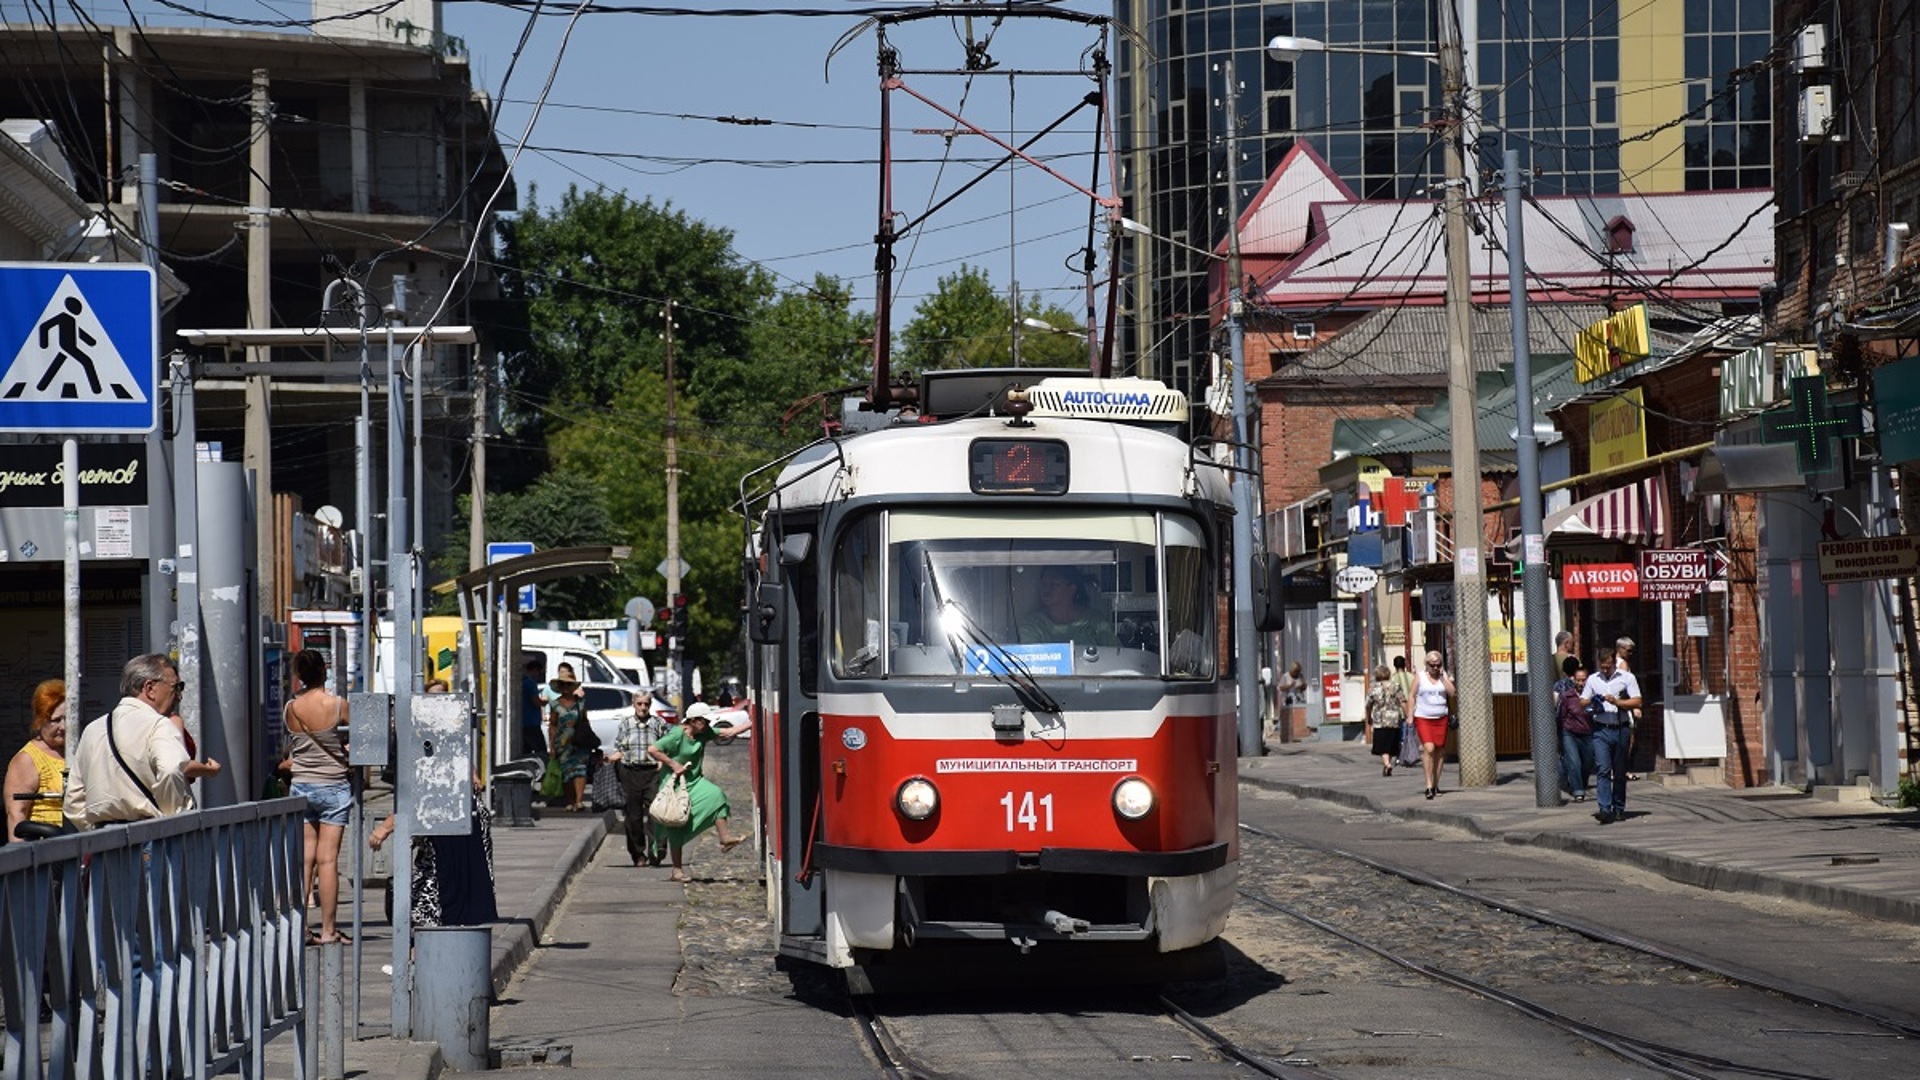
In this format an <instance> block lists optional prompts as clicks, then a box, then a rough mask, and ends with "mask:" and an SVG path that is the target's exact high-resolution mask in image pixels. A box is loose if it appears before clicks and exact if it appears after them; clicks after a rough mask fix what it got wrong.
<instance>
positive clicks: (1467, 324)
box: [1440, 4, 1494, 787]
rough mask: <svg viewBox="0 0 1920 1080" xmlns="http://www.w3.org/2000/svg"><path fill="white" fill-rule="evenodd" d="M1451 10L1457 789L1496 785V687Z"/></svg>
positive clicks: (1449, 302) (1447, 88)
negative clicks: (1483, 559)
mask: <svg viewBox="0 0 1920 1080" xmlns="http://www.w3.org/2000/svg"><path fill="white" fill-rule="evenodd" d="M1452 8H1453V5H1452V4H1441V5H1440V12H1441V18H1442V20H1443V32H1442V34H1441V40H1440V82H1441V89H1442V92H1443V95H1444V98H1445V108H1446V113H1447V115H1446V120H1447V130H1446V140H1445V142H1446V173H1447V177H1446V196H1445V200H1444V203H1445V207H1446V243H1447V249H1446V250H1447V299H1446V323H1447V361H1448V362H1447V373H1448V378H1447V412H1448V418H1449V425H1450V426H1451V427H1452V429H1453V447H1452V462H1453V467H1452V472H1453V595H1454V624H1453V631H1454V641H1455V643H1456V646H1457V648H1456V652H1455V656H1454V662H1453V678H1454V684H1455V689H1457V690H1458V691H1459V696H1458V701H1457V704H1456V705H1455V710H1456V712H1458V714H1459V716H1460V742H1459V752H1460V783H1461V785H1462V786H1465V787H1486V786H1488V785H1491V784H1492V783H1493V781H1494V768H1493V709H1492V705H1493V687H1492V679H1491V677H1490V676H1491V672H1490V671H1489V669H1488V664H1489V660H1488V651H1487V578H1486V569H1485V567H1483V566H1482V565H1481V561H1480V554H1481V553H1480V544H1481V542H1482V535H1481V534H1482V533H1483V532H1484V531H1485V525H1484V523H1483V519H1484V512H1483V511H1482V509H1481V498H1480V439H1479V432H1478V430H1477V429H1476V427H1475V425H1476V424H1477V423H1478V422H1479V412H1478V410H1477V409H1476V408H1475V405H1476V402H1475V389H1476V387H1475V381H1476V380H1475V376H1474V365H1473V344H1472V342H1473V338H1472V335H1473V305H1472V297H1471V296H1470V295H1469V289H1470V287H1471V286H1470V283H1469V281H1468V278H1467V258H1468V249H1467V180H1466V162H1465V160H1464V158H1463V157H1462V154H1463V148H1462V147H1461V145H1460V139H1461V128H1460V124H1461V120H1462V118H1461V115H1460V113H1461V110H1460V100H1461V95H1462V92H1463V75H1462V66H1461V65H1462V59H1461V45H1460V24H1459V22H1458V21H1456V20H1455V18H1454V14H1453V11H1452Z"/></svg>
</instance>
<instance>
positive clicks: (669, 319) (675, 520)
mask: <svg viewBox="0 0 1920 1080" xmlns="http://www.w3.org/2000/svg"><path fill="white" fill-rule="evenodd" d="M663 316H664V318H665V320H666V324H667V325H666V330H665V331H663V332H662V333H661V335H660V337H661V339H662V340H663V341H665V342H666V343H667V559H666V568H667V572H666V578H667V611H668V612H669V614H670V619H671V621H670V623H669V627H670V630H669V636H668V638H667V670H669V671H671V672H673V676H674V678H673V681H672V683H671V684H670V685H671V687H672V690H673V693H672V695H671V700H672V702H673V707H674V708H675V709H678V708H680V707H681V706H682V705H683V704H685V703H686V702H688V701H690V700H691V695H690V694H689V693H688V691H690V690H691V689H692V687H689V686H688V685H687V684H686V682H687V680H686V677H685V672H683V671H682V670H681V664H680V656H681V651H682V650H683V649H684V648H685V642H683V641H682V640H681V635H682V633H683V631H682V630H681V628H680V624H679V621H678V620H679V615H678V609H679V607H680V605H679V604H678V603H677V602H676V601H678V600H679V598H680V445H679V440H680V425H679V419H678V417H677V416H676V414H675V412H674V392H673V301H672V300H668V301H667V309H666V311H665V312H664V313H663Z"/></svg>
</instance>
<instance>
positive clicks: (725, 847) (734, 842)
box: [720, 836, 747, 852]
mask: <svg viewBox="0 0 1920 1080" xmlns="http://www.w3.org/2000/svg"><path fill="white" fill-rule="evenodd" d="M746 842H747V838H746V837H744V836H736V837H734V838H733V839H731V840H722V841H721V842H720V850H721V851H723V852H725V851H732V850H733V849H734V848H737V847H739V846H740V845H741V844H744V843H746Z"/></svg>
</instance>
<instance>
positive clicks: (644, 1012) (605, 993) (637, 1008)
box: [269, 741, 1920, 1080]
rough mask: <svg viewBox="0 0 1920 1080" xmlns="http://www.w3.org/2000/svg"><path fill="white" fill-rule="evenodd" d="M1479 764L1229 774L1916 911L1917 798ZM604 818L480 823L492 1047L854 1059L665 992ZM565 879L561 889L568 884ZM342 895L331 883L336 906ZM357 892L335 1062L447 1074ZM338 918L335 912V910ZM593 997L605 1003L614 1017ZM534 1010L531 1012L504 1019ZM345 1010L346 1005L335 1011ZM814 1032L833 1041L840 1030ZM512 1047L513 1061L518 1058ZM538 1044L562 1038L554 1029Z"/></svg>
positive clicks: (1346, 765)
mask: <svg viewBox="0 0 1920 1080" xmlns="http://www.w3.org/2000/svg"><path fill="white" fill-rule="evenodd" d="M1495 773H1496V779H1495V782H1494V783H1493V784H1491V785H1488V786H1485V787H1478V788H1462V787H1461V786H1460V785H1459V772H1458V765H1457V764H1454V763H1449V764H1448V766H1447V768H1446V771H1445V773H1444V774H1443V780H1442V794H1441V795H1440V796H1439V797H1438V798H1436V799H1432V800H1428V799H1425V798H1424V797H1423V795H1422V785H1421V779H1420V775H1419V769H1418V768H1417V767H1413V768H1409V767H1406V766H1400V767H1397V768H1396V769H1395V770H1394V775H1393V776H1391V777H1383V776H1381V775H1380V764H1379V759H1378V758H1377V757H1375V756H1374V755H1372V754H1370V753H1368V752H1367V750H1366V747H1365V746H1364V745H1362V744H1361V743H1358V742H1333V741H1326V742H1319V741H1308V742H1297V743H1284V744H1280V743H1276V744H1271V745H1270V746H1269V747H1268V753H1267V755H1266V756H1264V757H1259V758H1246V759H1242V760H1241V762H1240V775H1241V779H1242V782H1243V783H1246V784H1251V785H1255V786H1257V787H1260V788H1264V789H1268V790H1272V791H1278V792H1284V793H1287V794H1290V795H1293V796H1297V797H1299V798H1303V799H1313V800H1318V801H1322V802H1327V803H1333V804H1337V805H1341V806H1346V807H1350V808H1353V809H1359V810H1368V811H1374V812H1379V813H1385V814H1391V815H1395V816H1398V817H1401V818H1405V819H1408V820H1413V821H1421V822H1428V823H1433V824H1438V825H1444V826H1450V827H1454V828H1459V829H1463V830H1466V831H1468V832H1471V833H1472V834H1474V835H1476V836H1479V837H1483V838H1486V839H1490V840H1499V841H1504V842H1506V843H1511V844H1524V845H1531V846H1535V847H1543V848H1551V849H1556V850H1560V851H1566V852H1573V853H1577V854H1580V855H1585V856H1588V857H1591V858H1595V859H1602V860H1608V861H1612V862H1617V863H1622V864H1626V865H1630V866H1634V867H1638V868H1640V869H1643V870H1648V871H1652V872H1654V873H1657V874H1660V875H1663V876H1665V877H1667V878H1669V879H1671V880H1673V881H1676V882H1681V883H1684V884H1687V885H1693V886H1697V887H1700V888H1705V889H1717V890H1726V891H1736V892H1747V893H1754V894H1759V895H1764V896H1772V897H1780V898H1785V899H1791V900H1797V901H1802V902H1806V903H1810V904H1816V905H1820V906H1822V907H1826V908H1831V909H1839V910H1844V911H1848V912H1852V913H1854V914H1857V915H1862V916H1867V917H1871V918H1876V919H1881V920H1887V921H1894V922H1904V923H1913V924H1920V887H1917V886H1920V813H1916V812H1915V811H1913V810H1900V809H1890V808H1887V807H1882V806H1879V805H1877V804H1875V803H1871V802H1833V801H1829V800H1825V799H1820V798H1815V797H1813V796H1811V795H1809V794H1807V793H1805V792H1802V791H1799V790H1798V789H1792V788H1777V787H1770V788H1747V789H1733V788H1727V787H1724V786H1717V785H1708V784H1685V785H1682V784H1668V783H1663V782H1660V780H1659V779H1657V778H1652V777H1649V778H1647V779H1643V780H1639V781H1634V782H1632V783H1631V784H1630V786H1629V789H1628V797H1627V813H1628V818H1627V820H1625V821H1621V822H1617V823H1614V824H1610V825H1601V824H1600V823H1599V822H1597V821H1595V820H1594V818H1593V816H1592V815H1593V808H1594V804H1593V802H1592V800H1591V799H1589V800H1588V801H1587V802H1583V803H1574V802H1570V801H1567V802H1564V803H1563V805H1559V806H1550V807H1541V806H1538V805H1536V802H1537V798H1536V794H1535V791H1534V784H1533V766H1532V763H1531V762H1530V761H1526V760H1503V761H1499V762H1497V763H1496V766H1495ZM742 801H744V800H742ZM618 830H619V826H618V819H617V815H615V814H612V813H608V814H565V813H558V812H551V811H543V812H542V816H541V817H540V818H539V820H538V823H537V824H536V825H534V826H532V827H529V828H496V829H495V830H494V833H493V836H494V862H495V876H496V888H495V893H496V898H497V903H498V907H499V910H500V917H501V921H500V922H498V923H496V924H494V925H493V926H492V928H491V931H492V937H493V942H492V944H493V948H492V979H493V986H494V992H495V995H496V998H499V997H500V995H501V994H503V992H505V991H506V990H507V988H508V986H509V984H510V983H512V985H513V994H514V997H511V998H508V999H506V1000H499V1001H497V1002H496V1006H495V1008H494V1010H493V1014H494V1019H493V1021H492V1028H493V1031H492V1034H493V1040H492V1042H493V1047H494V1051H495V1054H496V1056H502V1055H505V1056H506V1057H507V1058H508V1059H509V1062H508V1063H510V1064H536V1065H537V1064H543V1063H544V1064H562V1063H563V1062H560V1061H552V1060H547V1061H542V1060H541V1059H540V1054H541V1053H542V1052H543V1050H542V1044H541V1043H540V1040H537V1039H524V1038H519V1037H517V1035H516V1033H517V1032H519V1030H520V1029H522V1028H526V1029H527V1030H528V1031H538V1030H545V1029H546V1028H547V1020H546V1018H549V1017H551V1018H554V1021H555V1022H565V1020H566V1018H569V1017H570V1018H572V1019H573V1021H574V1022H576V1023H580V1024H589V1023H599V1024H602V1026H617V1030H619V1031H623V1032H631V1031H634V1030H654V1031H666V1030H672V1031H674V1032H676V1033H677V1034H676V1035H675V1036H674V1038H675V1039H676V1041H681V1046H682V1047H683V1048H684V1047H686V1046H688V1045H690V1044H697V1045H701V1047H702V1049H703V1051H704V1053H703V1054H700V1055H695V1056H693V1057H682V1058H681V1060H682V1061H705V1062H706V1063H707V1064H709V1065H712V1064H714V1063H716V1062H717V1061H719V1060H723V1059H726V1058H730V1057H732V1058H733V1060H734V1061H736V1062H737V1063H742V1064H744V1061H745V1058H741V1057H734V1056H733V1055H734V1054H745V1053H747V1051H748V1049H749V1048H750V1044H755V1043H757V1044H758V1045H759V1046H760V1047H764V1046H765V1045H768V1044H770V1043H772V1044H785V1045H793V1044H795V1043H799V1044H802V1045H810V1046H811V1047H813V1048H814V1052H815V1053H818V1054H824V1055H826V1057H823V1058H820V1059H817V1060H822V1061H825V1060H827V1059H829V1058H835V1057H837V1056H838V1054H840V1053H848V1052H851V1053H853V1054H854V1055H855V1059H854V1060H850V1061H845V1062H839V1064H848V1065H851V1064H854V1063H855V1062H856V1061H857V1055H858V1051H857V1050H856V1049H854V1048H853V1047H852V1045H851V1043H847V1044H846V1045H845V1046H844V1047H843V1048H841V1049H839V1050H830V1049H829V1047H828V1046H827V1045H826V1044H827V1042H828V1033H827V1031H826V1030H825V1029H824V1028H823V1029H822V1030H818V1031H813V1030H808V1031H801V1030H797V1029H796V1030H782V1028H783V1027H785V1026H788V1025H792V1024H797V1023H804V1022H805V1021H804V1020H803V1019H802V1018H801V1017H800V1016H796V1015H792V1014H789V1016H790V1018H788V1019H778V1018H773V1017H768V1018H767V1019H766V1020H765V1021H764V1023H765V1025H766V1026H764V1027H761V1026H760V1024H759V1023H754V1024H750V1025H748V1026H750V1027H759V1028H760V1030H758V1031H757V1032H756V1034H755V1036H753V1037H749V1038H748V1039H746V1040H741V1039H740V1038H739V1037H738V1028H737V1027H736V1026H735V1025H738V1024H740V1023H741V1020H742V1015H741V1013H742V1011H743V1010H751V1009H754V1008H755V1007H756V1006H755V1004H754V1003H752V1002H746V1001H737V1002H733V1003H732V1004H731V1006H726V1005H724V1004H723V1003H722V1002H721V1001H718V1000H714V999H711V998H709V999H704V1000H692V999H688V998H687V997H686V996H685V995H684V994H682V993H678V992H676V988H675V977H676V975H677V974H678V972H679V970H680V945H679V941H678V937H677V935H676V934H675V933H674V932H673V929H672V927H674V926H675V925H676V924H677V922H678V921H679V920H680V919H681V918H683V917H684V915H685V909H686V896H685V892H684V890H683V889H682V888H681V887H679V886H677V885H674V884H672V883H670V882H668V881H667V880H666V875H665V871H663V870H648V869H644V868H642V869H635V868H632V867H629V866H628V865H627V859H626V852H625V850H624V847H623V845H622V843H621V841H620V839H619V832H618ZM603 843H604V844H605V846H604V848H603ZM707 854H708V853H707V852H706V851H704V850H701V851H699V852H697V853H695V852H690V857H692V856H695V855H697V856H700V857H705V856H707ZM596 855H598V856H599V857H598V859H596ZM343 861H344V860H343ZM570 890H573V892H574V894H575V895H573V896H571V897H570V895H569V892H570ZM343 892H344V890H343ZM346 902H347V897H345V896H343V908H344V906H345V904H346ZM563 902H566V903H568V904H569V905H570V907H574V908H578V909H579V910H578V912H577V914H579V915H580V921H579V925H577V926H576V925H574V924H573V923H570V924H569V927H570V930H569V932H570V933H575V934H576V935H577V936H581V937H583V938H584V939H585V940H582V941H577V942H573V941H569V942H557V941H555V940H554V939H553V937H552V928H553V925H554V921H555V918H556V915H557V913H558V911H559V909H560V907H561V905H562V903H563ZM368 907H369V909H370V911H369V918H368V920H367V922H366V925H365V927H364V928H363V931H364V932H363V936H362V961H361V971H362V984H361V985H362V1001H361V1014H362V1017H363V1020H365V1021H366V1023H365V1024H363V1027H362V1029H361V1033H362V1035H363V1036H364V1037H362V1038H360V1039H354V1038H351V1034H352V1032H351V1030H349V1033H348V1034H349V1038H348V1039H347V1041H346V1043H345V1060H346V1075H347V1076H350V1077H356V1076H357V1077H381V1078H386V1077H393V1078H396V1080H433V1078H435V1077H438V1076H440V1075H441V1074H442V1073H443V1072H446V1071H448V1070H447V1069H446V1066H445V1063H444V1061H443V1060H442V1058H441V1056H440V1054H439V1052H438V1050H437V1048H435V1047H433V1046H431V1045H425V1044H420V1043H412V1042H407V1041H402V1040H395V1039H392V1038H389V1037H388V1034H387V1033H388V1030H389V1028H388V1019H389V1015H390V1000H391V999H390V986H391V981H390V977H389V976H387V975H386V974H384V973H382V972H381V970H380V967H381V965H383V964H387V963H389V962H390V961H391V956H392V953H391V949H392V945H391V937H390V935H389V934H388V932H387V927H386V925H385V921H384V918H382V917H381V915H380V910H379V908H380V903H379V893H378V892H370V893H369V901H368ZM347 917H348V916H347V915H346V913H345V912H344V911H343V915H342V918H343V920H344V919H345V918H347ZM343 925H344V922H343ZM643 928H644V932H641V931H642V929H643ZM567 949H575V950H584V951H583V952H581V953H578V954H575V955H577V956H580V957H583V958H584V957H590V958H591V961H592V963H593V965H594V966H595V967H594V970H596V971H600V972H604V973H606V974H607V975H608V977H609V978H610V977H612V976H613V975H615V974H616V973H617V974H618V976H619V978H620V980H621V981H620V982H619V984H618V990H617V997H610V988H611V985H612V984H610V983H609V982H608V981H606V980H605V979H603V978H600V977H587V978H553V977H541V976H540V972H539V964H540V962H541V958H542V957H543V955H544V954H546V953H552V954H553V955H554V956H555V957H556V958H558V957H561V956H562V955H564V950H567ZM530 960H531V961H532V962H531V963H530V962H529V961H530ZM516 972H520V973H522V975H523V977H522V978H521V980H520V981H518V982H514V981H513V980H514V976H515V974H516ZM609 1010H617V1025H614V1024H613V1021H614V1020H615V1019H616V1017H615V1015H614V1014H613V1013H610V1012H609ZM799 1012H800V1013H804V1010H800V1011H799ZM535 1018H539V1019H538V1021H537V1022H532V1023H521V1022H520V1021H521V1020H523V1019H524V1020H529V1021H534V1020H535ZM820 1019H822V1020H828V1018H826V1017H824V1016H823V1017H821V1018H820ZM351 1020H352V1018H351V1016H349V1024H351ZM830 1024H831V1021H830V1022H829V1026H830ZM596 1030H598V1029H597V1028H583V1029H582V1037H583V1038H592V1037H593V1032H594V1031H596ZM729 1033H733V1034H732V1036H731V1038H730V1034H729ZM832 1038H833V1039H834V1040H836V1041H837V1040H839V1039H840V1038H841V1036H840V1035H838V1034H836V1035H834V1036H832ZM683 1040H684V1041H683ZM743 1043H745V1044H748V1045H742V1044H743ZM530 1048H531V1053H532V1054H533V1057H532V1058H531V1059H529V1058H528V1057H527V1055H528V1053H529V1049H530ZM552 1049H553V1050H554V1051H555V1052H556V1053H557V1052H561V1051H562V1050H563V1048H562V1047H560V1046H559V1045H558V1044H557V1043H556V1044H555V1045H554V1046H553V1047H552ZM727 1051H732V1053H728V1052H727ZM276 1059H277V1060H276ZM269 1064H270V1069H269V1073H270V1075H274V1076H290V1075H292V1073H291V1071H290V1069H291V1040H290V1039H287V1038H282V1039H280V1040H277V1041H276V1043H275V1044H274V1046H273V1047H271V1048H270V1053H269ZM635 1064H636V1065H639V1064H640V1063H639V1062H635ZM645 1071H647V1070H645V1069H644V1068H643V1069H641V1072H645Z"/></svg>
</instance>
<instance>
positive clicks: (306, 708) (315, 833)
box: [281, 649, 353, 945]
mask: <svg viewBox="0 0 1920 1080" xmlns="http://www.w3.org/2000/svg"><path fill="white" fill-rule="evenodd" d="M293 677H294V679H295V681H297V682H298V683H299V684H300V689H299V690H298V691H296V692H295V693H294V695H293V699H292V700H291V701H288V702H287V706H286V709H285V710H284V712H283V713H282V714H281V722H282V724H283V725H284V726H285V730H286V736H287V764H288V769H289V774H290V775H291V776H292V778H293V786H292V788H291V793H292V794H294V795H300V796H304V797H305V798H306V800H307V809H306V815H305V826H304V830H303V831H304V835H305V838H306V843H305V851H306V877H305V881H306V891H305V892H303V893H302V894H301V895H303V896H306V897H310V898H313V899H315V900H316V901H317V903H316V905H315V906H317V907H318V908H319V909H320V926H319V929H317V930H314V931H313V932H312V933H310V934H308V936H307V943H308V944H310V945H326V944H329V943H331V942H335V941H343V942H346V941H352V940H353V939H352V938H350V937H348V936H347V935H346V934H343V933H341V932H340V929H339V927H338V926H337V925H335V922H334V915H335V912H336V911H337V910H338V908H339V901H340V841H341V839H342V838H344V837H345V836H346V835H347V819H348V817H349V815H351V814H352V812H353V782H352V778H351V777H352V772H353V770H352V768H351V767H349V766H348V764H347V740H346V723H347V702H346V699H344V698H341V697H338V696H336V695H334V694H333V693H331V692H329V691H328V690H327V685H326V684H327V659H326V657H325V656H322V655H321V654H320V653H319V652H318V651H317V650H314V649H302V650H300V651H299V652H297V653H294V654H293Z"/></svg>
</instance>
